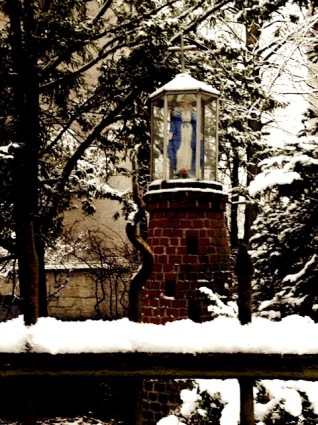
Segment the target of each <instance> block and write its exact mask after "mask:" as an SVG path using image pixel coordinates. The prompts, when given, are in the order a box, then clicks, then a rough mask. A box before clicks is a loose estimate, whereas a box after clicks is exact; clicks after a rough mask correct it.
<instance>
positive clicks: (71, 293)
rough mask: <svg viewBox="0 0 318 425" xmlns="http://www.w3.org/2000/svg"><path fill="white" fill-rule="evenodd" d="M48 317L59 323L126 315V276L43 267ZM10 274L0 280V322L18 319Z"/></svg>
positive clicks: (86, 269)
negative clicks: (13, 300) (44, 269)
mask: <svg viewBox="0 0 318 425" xmlns="http://www.w3.org/2000/svg"><path fill="white" fill-rule="evenodd" d="M46 276H47V293H48V310H49V316H51V317H55V318H57V319H61V320H85V319H119V318H121V317H125V316H127V307H128V292H127V288H128V285H129V278H130V277H129V276H122V277H119V276H117V275H112V274H111V273H110V272H108V271H107V269H101V268H98V267H88V266H85V267H74V266H73V267H71V266H70V267H65V266H48V267H47V268H46ZM12 288H13V275H12V274H11V273H7V274H6V275H2V276H1V277H0V296H1V297H2V302H1V306H0V320H6V319H10V318H12V317H15V316H17V315H18V314H19V313H20V311H19V301H18V300H19V295H20V292H19V285H18V282H17V283H16V286H15V292H14V293H15V296H16V298H14V297H13V299H15V302H14V303H13V304H11V301H12ZM0 301H1V300H0Z"/></svg>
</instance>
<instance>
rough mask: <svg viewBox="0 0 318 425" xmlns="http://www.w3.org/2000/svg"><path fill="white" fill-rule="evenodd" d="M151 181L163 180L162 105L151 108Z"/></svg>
mask: <svg viewBox="0 0 318 425" xmlns="http://www.w3.org/2000/svg"><path fill="white" fill-rule="evenodd" d="M151 134H152V151H151V155H152V180H157V179H161V180H162V179H163V149H164V148H163V147H164V109H163V102H162V105H159V106H157V105H153V108H152V132H151Z"/></svg>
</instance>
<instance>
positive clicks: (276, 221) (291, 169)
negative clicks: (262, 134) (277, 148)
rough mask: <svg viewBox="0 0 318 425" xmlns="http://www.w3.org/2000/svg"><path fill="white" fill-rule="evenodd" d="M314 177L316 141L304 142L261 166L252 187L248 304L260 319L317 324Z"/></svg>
mask: <svg viewBox="0 0 318 425" xmlns="http://www.w3.org/2000/svg"><path fill="white" fill-rule="evenodd" d="M317 172H318V148H317V140H316V138H308V137H304V138H300V139H299V141H298V142H296V143H293V144H290V145H289V146H286V147H285V149H284V150H283V151H282V152H281V154H280V155H278V156H276V157H273V158H271V159H269V160H265V161H263V172H262V174H260V175H258V176H257V178H256V179H255V181H254V187H255V191H260V193H261V201H260V203H261V204H262V212H261V213H260V214H259V216H258V218H257V220H256V222H255V227H254V230H255V236H254V237H253V238H252V239H251V243H252V249H253V259H254V266H255V274H254V277H255V288H254V290H255V292H254V299H255V302H256V303H257V307H258V309H259V310H260V312H261V314H263V315H269V316H270V317H278V318H280V317H283V316H286V315H288V314H300V315H308V316H310V317H311V318H313V319H314V320H317V319H318V315H317V301H318V298H317V297H318V292H317V288H316V282H317V278H318V274H317V273H318V269H317V255H318V245H317V240H318V237H317V235H318V219H317V217H318V197H317V189H318V180H317ZM251 189H252V190H253V185H252V186H251ZM271 311H275V312H276V313H275V314H274V315H273V313H272V312H271Z"/></svg>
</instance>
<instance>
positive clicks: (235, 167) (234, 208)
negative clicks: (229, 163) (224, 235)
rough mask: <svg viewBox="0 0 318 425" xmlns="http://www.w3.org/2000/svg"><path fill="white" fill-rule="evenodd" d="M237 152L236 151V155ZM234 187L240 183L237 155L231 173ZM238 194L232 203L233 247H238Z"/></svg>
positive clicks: (234, 196) (233, 197)
mask: <svg viewBox="0 0 318 425" xmlns="http://www.w3.org/2000/svg"><path fill="white" fill-rule="evenodd" d="M235 154H236V152H234V155H235ZM231 185H232V188H237V187H238V185H239V158H238V156H237V155H235V157H234V158H233V168H232V173H231ZM237 202H238V194H236V193H235V194H234V195H233V196H232V204H231V247H232V249H233V248H237V247H238V204H237Z"/></svg>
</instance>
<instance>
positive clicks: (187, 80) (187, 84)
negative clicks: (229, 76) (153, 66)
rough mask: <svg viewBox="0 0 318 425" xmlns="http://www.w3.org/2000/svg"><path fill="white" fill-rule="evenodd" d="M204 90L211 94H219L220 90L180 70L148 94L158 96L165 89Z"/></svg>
mask: <svg viewBox="0 0 318 425" xmlns="http://www.w3.org/2000/svg"><path fill="white" fill-rule="evenodd" d="M187 90H192V91H204V92H207V93H210V94H213V95H214V96H219V95H220V92H219V91H218V90H216V89H215V88H213V87H212V86H210V85H209V84H206V83H203V82H202V81H199V80H196V79H195V78H193V77H191V75H190V74H188V73H187V72H182V73H180V74H177V75H176V76H175V77H174V79H173V80H171V81H169V83H167V84H165V85H164V86H162V87H160V88H159V89H158V90H156V91H155V92H153V93H152V94H151V95H150V99H151V98H153V97H156V96H158V95H159V94H163V93H165V92H167V91H171V92H174V91H177V92H178V91H187Z"/></svg>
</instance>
